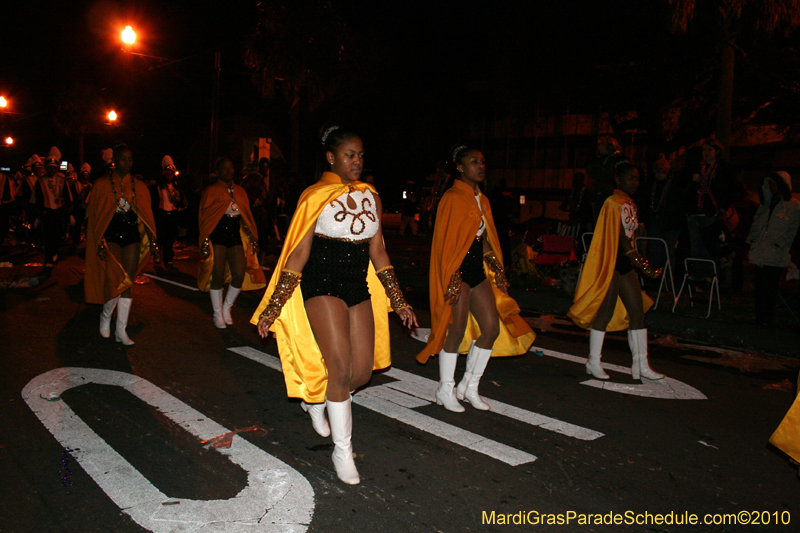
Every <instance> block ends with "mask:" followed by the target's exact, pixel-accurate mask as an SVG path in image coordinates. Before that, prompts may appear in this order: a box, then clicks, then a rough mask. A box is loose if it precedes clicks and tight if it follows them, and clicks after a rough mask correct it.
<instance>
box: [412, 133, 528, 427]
mask: <svg viewBox="0 0 800 533" xmlns="http://www.w3.org/2000/svg"><path fill="white" fill-rule="evenodd" d="M451 159H452V161H453V163H454V165H455V169H454V172H453V174H454V175H455V176H456V179H455V180H454V182H453V186H452V187H451V188H450V189H448V190H447V191H446V192H445V193H444V195H443V196H442V199H441V202H440V203H439V207H438V209H437V212H436V225H435V226H434V230H433V245H432V247H431V269H430V302H431V333H430V336H429V337H428V344H427V345H426V346H425V349H423V350H422V352H420V354H419V355H417V361H419V362H420V363H423V364H424V363H426V362H427V361H428V358H429V357H430V356H431V355H435V354H438V356H439V387H438V389H437V390H436V395H435V396H436V403H438V404H439V405H443V406H444V407H445V409H448V410H450V411H455V412H457V413H460V412H462V411H464V407H462V405H461V404H460V403H459V402H458V400H464V399H466V400H467V401H469V403H471V404H472V406H473V407H475V408H476V409H481V410H484V411H485V410H488V409H490V406H489V404H487V403H486V402H485V401H483V399H482V398H481V397H480V395H479V394H478V384H479V383H480V379H481V376H483V372H484V370H485V369H486V365H487V363H488V362H489V358H490V357H503V356H510V355H521V354H524V353H525V352H527V351H528V348H530V346H531V344H533V341H534V339H535V338H536V334H535V333H534V332H533V331H532V330H531V328H530V326H528V324H527V322H525V321H524V320H523V319H522V318H521V317H520V316H519V307H518V306H517V303H516V302H515V301H514V300H513V298H511V297H510V296H508V281H507V280H506V277H505V274H504V272H503V254H502V252H501V251H500V241H499V239H498V236H497V231H496V230H495V225H494V221H493V219H492V210H491V208H490V207H489V200H488V199H487V198H486V197H485V196H484V195H483V194H482V193H481V190H480V187H479V185H480V184H481V183H482V182H483V181H484V180H485V176H486V163H485V161H484V158H483V154H482V153H481V152H480V151H479V150H477V149H475V148H470V147H467V146H459V147H458V148H456V149H455V150H453V153H452V157H451ZM465 352H467V368H466V371H465V373H464V377H463V379H462V380H461V382H460V383H459V384H458V388H457V389H455V390H454V388H455V377H454V376H455V371H456V361H457V360H458V354H459V353H465Z"/></svg>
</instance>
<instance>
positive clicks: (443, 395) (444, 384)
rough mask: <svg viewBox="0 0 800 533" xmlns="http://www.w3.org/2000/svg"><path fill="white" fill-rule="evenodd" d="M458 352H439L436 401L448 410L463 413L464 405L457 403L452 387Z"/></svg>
mask: <svg viewBox="0 0 800 533" xmlns="http://www.w3.org/2000/svg"><path fill="white" fill-rule="evenodd" d="M457 361H458V352H456V353H450V352H445V351H444V350H442V351H441V352H439V387H438V388H437V389H436V403H437V404H439V405H443V406H444V408H445V409H447V410H448V411H453V412H454V413H463V412H464V406H462V405H461V404H460V403H458V400H456V395H455V394H454V393H453V388H454V387H455V385H456V380H455V375H456V362H457Z"/></svg>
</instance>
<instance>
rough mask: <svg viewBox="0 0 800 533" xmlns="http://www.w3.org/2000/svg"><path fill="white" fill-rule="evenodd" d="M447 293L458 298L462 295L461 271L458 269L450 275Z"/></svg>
mask: <svg viewBox="0 0 800 533" xmlns="http://www.w3.org/2000/svg"><path fill="white" fill-rule="evenodd" d="M447 294H449V295H450V296H454V297H456V298H458V297H459V296H460V295H461V271H460V270H456V271H455V272H453V275H452V276H451V277H450V284H449V285H448V286H447Z"/></svg>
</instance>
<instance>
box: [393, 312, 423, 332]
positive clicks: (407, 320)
mask: <svg viewBox="0 0 800 533" xmlns="http://www.w3.org/2000/svg"><path fill="white" fill-rule="evenodd" d="M397 316H399V317H400V320H402V321H403V325H404V326H405V327H407V328H409V329H411V327H412V326H413V327H415V328H418V327H419V324H417V315H415V314H414V310H413V309H411V308H410V307H404V308H402V309H400V310H399V311H397Z"/></svg>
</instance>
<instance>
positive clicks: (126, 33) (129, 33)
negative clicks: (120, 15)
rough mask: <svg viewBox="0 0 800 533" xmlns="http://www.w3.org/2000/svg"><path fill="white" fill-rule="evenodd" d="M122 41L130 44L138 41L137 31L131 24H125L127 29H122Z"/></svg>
mask: <svg viewBox="0 0 800 533" xmlns="http://www.w3.org/2000/svg"><path fill="white" fill-rule="evenodd" d="M122 42H123V43H125V44H127V45H128V46H130V45H132V44H133V43H135V42H136V32H135V31H133V28H131V27H130V26H125V29H124V30H122Z"/></svg>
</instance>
